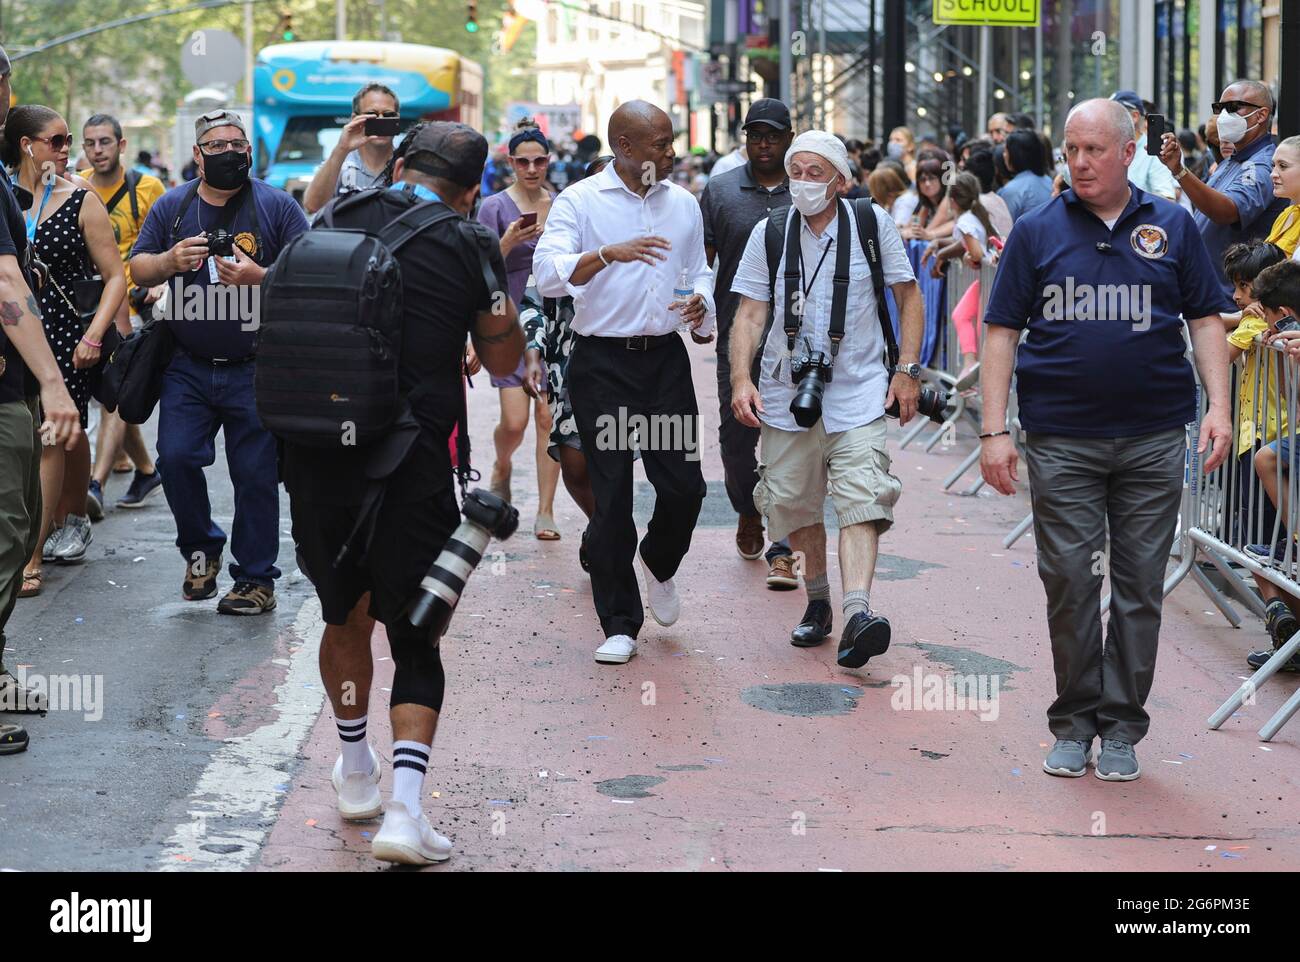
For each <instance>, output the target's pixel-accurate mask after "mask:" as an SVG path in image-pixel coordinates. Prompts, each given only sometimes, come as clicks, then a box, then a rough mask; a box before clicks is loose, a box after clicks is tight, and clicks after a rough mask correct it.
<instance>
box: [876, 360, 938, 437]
mask: <svg viewBox="0 0 1300 962" xmlns="http://www.w3.org/2000/svg"><path fill="white" fill-rule="evenodd" d="M895 371H896V369H894V368H891V369H890V371H889V376H890V378H891V379H892V378H893V376H894V374H895ZM916 413H917V414H923V415H925V416H926V417H928V418H929V419H930V420H931V421H933V422H934V423H935V424H943V422H944V421H946V420H948V394H947V392H944V391H936V390H934V388H929V387H923V388H921V393H920V395H919V396H918V397H917V399H916ZM885 417H890V418H897V417H898V400H897V399H895V400H894V403H893V404H891V405H890V406H889V407H887V408H885Z"/></svg>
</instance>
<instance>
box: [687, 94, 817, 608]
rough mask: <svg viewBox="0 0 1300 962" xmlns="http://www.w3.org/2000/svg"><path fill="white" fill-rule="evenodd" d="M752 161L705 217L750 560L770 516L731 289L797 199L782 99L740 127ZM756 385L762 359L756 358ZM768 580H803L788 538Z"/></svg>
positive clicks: (716, 189) (727, 439)
mask: <svg viewBox="0 0 1300 962" xmlns="http://www.w3.org/2000/svg"><path fill="white" fill-rule="evenodd" d="M741 129H742V130H744V132H745V149H746V152H747V153H748V155H749V159H748V160H747V161H746V162H745V164H744V166H742V167H737V168H735V169H734V170H729V171H727V172H725V173H723V174H720V175H717V176H714V177H712V178H710V180H709V183H708V186H706V187H705V188H704V192H703V193H702V194H701V195H700V210H701V212H702V213H703V215H704V250H705V253H706V254H707V255H708V258H709V266H711V267H712V268H713V270H714V273H715V274H716V276H717V282H716V284H715V287H714V297H715V298H716V300H717V305H718V409H719V413H720V415H721V423H720V425H719V427H718V441H719V444H720V446H721V448H722V470H723V475H724V477H725V478H726V485H727V497H729V498H730V499H731V506H732V507H733V508H735V510H736V514H738V515H739V516H740V521H739V524H738V525H737V527H736V550H737V551H738V552H740V556H741V557H742V558H744V559H746V560H747V561H753V560H754V559H756V558H758V557H760V556H761V555H763V545H764V539H763V516H762V515H761V514H760V513H759V510H758V508H757V507H755V506H754V485H755V484H757V483H758V471H757V467H758V462H757V460H756V459H755V456H754V449H755V447H756V446H757V445H758V434H759V432H758V429H757V428H750V427H746V426H745V425H743V424H741V423H740V422H739V421H737V420H736V418H735V416H734V415H733V414H732V412H731V362H730V359H729V357H728V351H729V350H730V344H731V321H732V318H733V317H734V316H735V313H736V305H737V303H738V302H739V301H740V298H739V297H738V296H737V295H735V294H733V293H732V292H731V281H732V279H733V278H734V277H735V276H736V267H737V265H739V264H740V257H741V255H742V254H744V253H745V245H746V243H748V241H749V235H750V234H752V233H753V232H754V226H755V225H756V224H758V223H759V222H760V221H762V220H766V219H767V216H768V215H769V214H770V213H771V212H772V211H773V209H775V208H777V207H788V206H789V205H790V190H789V185H790V182H789V178H788V177H787V176H786V172H785V154H786V151H787V150H789V149H790V141H791V139H792V138H793V137H794V131H793V130H792V129H791V125H790V108H788V107H787V106H786V105H785V104H783V103H782V102H781V101H779V100H773V99H771V98H766V99H763V100H758V101H755V102H754V104H753V105H752V106H751V107H750V108H749V112H748V113H747V114H746V115H745V123H744V126H743V127H742V128H741ZM754 370H755V374H754V379H755V383H757V378H758V374H757V370H758V358H757V357H755V359H754ZM766 559H767V563H768V575H767V586H768V587H769V588H772V589H773V590H776V591H786V590H789V589H792V588H797V587H798V586H799V577H798V574H797V573H796V572H795V570H794V558H793V557H792V556H791V554H790V545H789V543H788V542H787V541H785V540H781V541H777V542H775V543H773V544H772V546H771V547H770V548H768V550H767V555H766Z"/></svg>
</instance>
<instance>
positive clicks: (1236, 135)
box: [1219, 110, 1258, 144]
mask: <svg viewBox="0 0 1300 962" xmlns="http://www.w3.org/2000/svg"><path fill="white" fill-rule="evenodd" d="M1257 112H1258V111H1254V110H1252V111H1251V115H1252V116H1253V115H1254V114H1255V113H1257ZM1250 127H1251V125H1250V124H1249V123H1247V122H1246V118H1245V117H1243V116H1242V115H1241V114H1230V113H1228V111H1226V110H1221V111H1219V140H1226V141H1227V142H1228V143H1230V144H1237V143H1240V142H1241V139H1242V138H1243V137H1245V136H1246V131H1248V130H1249V129H1250Z"/></svg>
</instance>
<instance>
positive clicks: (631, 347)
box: [578, 332, 681, 351]
mask: <svg viewBox="0 0 1300 962" xmlns="http://www.w3.org/2000/svg"><path fill="white" fill-rule="evenodd" d="M578 337H580V338H581V339H582V340H584V341H598V342H600V343H602V344H610V345H614V346H616V347H621V348H624V349H625V350H628V351H653V350H655V349H656V348H660V347H667V346H668V345H669V344H672V343H673V342H674V341H680V340H681V336H680V335H679V334H677V333H676V332H672V333H669V334H636V335H633V336H632V337H591V336H588V335H582V334H579V335H578Z"/></svg>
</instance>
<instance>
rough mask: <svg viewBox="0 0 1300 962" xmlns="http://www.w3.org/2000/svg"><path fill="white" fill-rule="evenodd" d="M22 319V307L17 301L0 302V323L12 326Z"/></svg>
mask: <svg viewBox="0 0 1300 962" xmlns="http://www.w3.org/2000/svg"><path fill="white" fill-rule="evenodd" d="M22 319H23V309H22V307H21V306H20V305H19V304H18V302H17V301H5V302H3V303H0V324H3V325H4V326H5V327H13V326H14V325H16V324H17V323H18V322H19V321H21V320H22Z"/></svg>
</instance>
